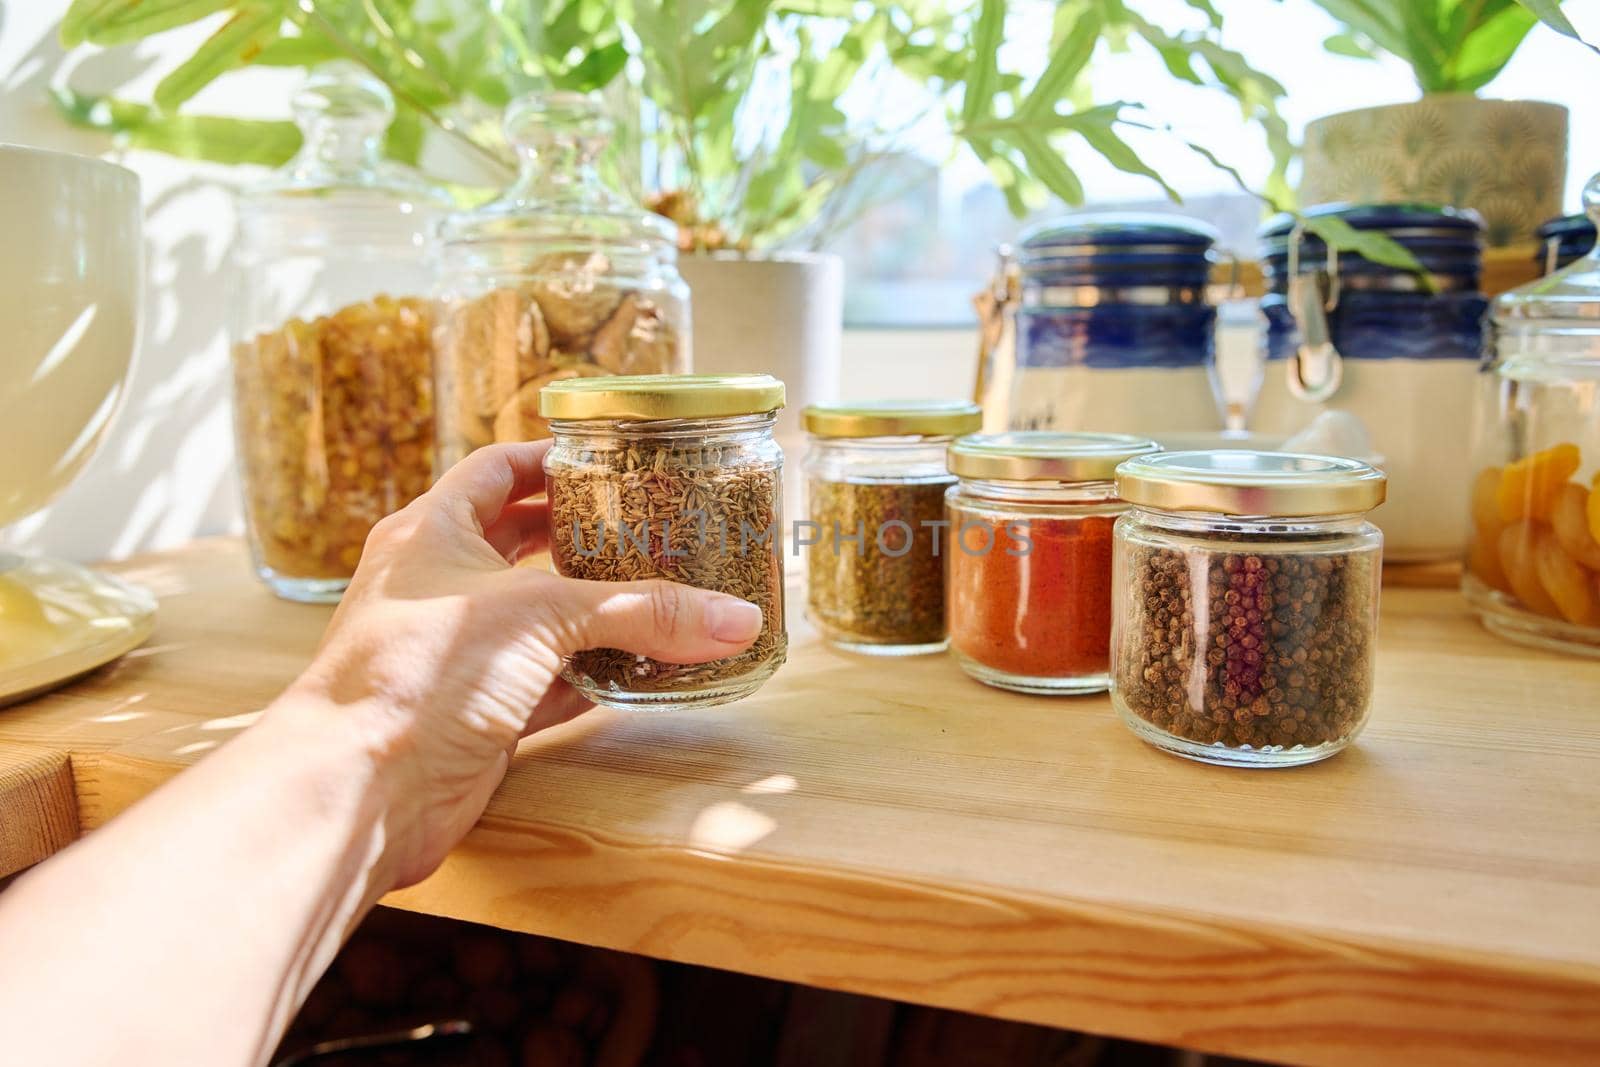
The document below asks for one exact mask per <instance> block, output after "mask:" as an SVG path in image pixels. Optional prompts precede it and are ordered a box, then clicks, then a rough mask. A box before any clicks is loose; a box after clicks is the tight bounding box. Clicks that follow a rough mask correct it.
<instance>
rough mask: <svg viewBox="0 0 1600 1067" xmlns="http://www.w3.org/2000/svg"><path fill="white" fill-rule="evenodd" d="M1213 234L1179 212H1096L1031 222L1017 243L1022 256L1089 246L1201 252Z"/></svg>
mask: <svg viewBox="0 0 1600 1067" xmlns="http://www.w3.org/2000/svg"><path fill="white" fill-rule="evenodd" d="M1217 236H1218V235H1217V231H1216V229H1215V227H1212V226H1210V225H1207V224H1206V223H1204V222H1200V221H1199V220H1198V219H1188V218H1184V217H1183V216H1181V215H1157V214H1153V213H1140V212H1096V213H1090V214H1083V215H1069V216H1067V217H1066V218H1063V219H1057V220H1055V221H1053V222H1047V223H1043V224H1041V225H1038V226H1035V227H1033V228H1032V229H1030V230H1028V231H1027V232H1025V233H1024V234H1023V235H1022V239H1021V240H1020V241H1019V242H1018V245H1017V246H1018V247H1019V248H1020V249H1021V250H1022V258H1023V259H1024V260H1026V259H1028V258H1030V257H1038V256H1049V255H1056V254H1061V253H1066V254H1080V253H1082V252H1084V251H1087V250H1090V249H1105V250H1107V251H1117V250H1120V251H1126V250H1131V249H1135V248H1161V249H1171V250H1173V251H1176V252H1190V253H1193V254H1200V255H1203V254H1204V253H1205V252H1206V250H1207V249H1209V248H1210V247H1211V246H1212V245H1214V244H1216V243H1217Z"/></svg>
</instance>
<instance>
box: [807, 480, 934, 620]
mask: <svg viewBox="0 0 1600 1067" xmlns="http://www.w3.org/2000/svg"><path fill="white" fill-rule="evenodd" d="M953 480H954V479H950V478H940V479H938V480H936V481H926V482H908V483H900V482H831V481H827V480H825V479H822V478H812V479H810V480H809V482H808V483H807V491H808V492H809V493H810V497H809V499H810V501H811V521H812V522H814V523H816V524H817V526H818V527H819V529H818V530H817V531H816V536H817V537H818V541H817V543H816V544H815V545H813V546H812V548H811V557H810V568H811V570H810V576H811V578H810V582H809V586H808V596H807V605H808V606H809V607H810V609H811V617H812V618H813V619H814V620H815V621H816V622H818V623H820V624H822V625H824V626H827V627H831V628H833V629H835V630H836V631H842V632H845V633H849V634H850V635H852V637H853V639H854V640H856V641H859V642H881V643H883V644H886V645H930V644H938V643H940V642H942V641H943V640H944V639H945V619H944V559H943V555H942V549H943V547H944V540H945V538H944V537H943V536H941V535H942V534H943V533H944V532H945V531H944V530H943V520H944V494H945V489H946V488H948V487H949V486H950V484H951V483H952V482H953ZM936 539H937V540H938V542H939V543H938V544H935V540H936Z"/></svg>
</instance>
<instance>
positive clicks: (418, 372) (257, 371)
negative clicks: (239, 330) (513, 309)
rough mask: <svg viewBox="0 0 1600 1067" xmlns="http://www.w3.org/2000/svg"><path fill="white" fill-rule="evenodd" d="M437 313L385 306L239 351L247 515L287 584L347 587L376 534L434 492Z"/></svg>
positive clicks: (356, 307) (328, 318)
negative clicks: (337, 581) (336, 581)
mask: <svg viewBox="0 0 1600 1067" xmlns="http://www.w3.org/2000/svg"><path fill="white" fill-rule="evenodd" d="M430 312H431V305H430V304H429V302H428V301H426V300H422V299H418V298H412V297H404V298H398V299H397V298H393V297H388V296H379V297H376V298H374V299H373V300H370V301H367V302H364V303H359V304H352V305H350V306H348V307H344V308H341V309H339V310H338V311H336V312H334V313H332V314H330V315H324V316H322V317H320V318H317V319H313V320H312V321H310V322H305V321H302V320H299V319H295V320H293V321H291V322H289V323H286V324H285V325H284V326H283V327H281V328H280V329H277V330H270V331H267V332H264V333H261V334H259V335H257V336H256V337H255V338H253V339H252V340H250V341H246V342H243V343H241V344H239V345H237V346H236V347H235V349H234V361H233V365H234V385H235V403H234V420H235V430H236V435H237V439H238V443H239V455H240V462H241V464H242V466H243V471H244V490H245V507H246V510H247V512H248V517H249V521H250V530H251V534H252V537H253V539H254V542H255V545H256V549H257V552H258V553H259V554H260V557H261V562H262V563H263V564H265V565H266V566H267V567H269V568H271V569H272V570H273V571H274V572H276V573H277V574H278V575H281V576H283V577H287V578H348V577H349V576H350V575H351V574H352V573H353V572H354V570H355V566H356V563H357V562H358V561H359V560H360V558H361V548H362V545H363V544H364V543H365V542H366V539H367V534H368V532H369V531H370V530H371V529H372V527H373V525H374V524H375V523H377V521H378V520H379V519H381V518H383V517H384V516H385V515H387V514H389V513H390V512H392V511H397V510H399V509H400V508H402V507H404V506H405V505H406V504H408V503H410V502H411V501H412V500H413V499H415V498H416V497H417V496H419V495H420V494H421V493H422V492H423V491H424V490H426V489H427V487H428V484H429V482H430V481H431V479H432V473H433V366H432V361H433V341H432V335H431V329H430Z"/></svg>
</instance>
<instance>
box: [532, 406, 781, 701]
mask: <svg viewBox="0 0 1600 1067" xmlns="http://www.w3.org/2000/svg"><path fill="white" fill-rule="evenodd" d="M783 400H784V389H783V383H782V382H780V381H778V380H777V379H776V378H773V377H771V376H770V375H766V374H684V375H626V376H618V377H612V378H573V379H568V380H565V381H559V382H555V383H553V384H551V385H548V386H546V387H545V388H544V390H543V392H542V393H541V394H540V397H539V411H540V414H541V415H542V416H543V417H544V418H545V419H547V420H549V424H550V430H551V434H552V436H553V437H554V438H555V444H554V446H553V447H552V448H551V450H550V452H549V454H548V455H547V456H546V458H545V475H546V478H547V482H548V487H549V495H550V529H551V557H552V561H553V562H554V565H555V569H556V571H557V572H559V573H561V574H564V575H567V576H569V577H573V578H587V579H594V580H598V581H608V582H627V581H637V580H642V579H651V578H664V579H667V580H669V581H674V582H682V583H684V584H685V585H693V586H697V587H699V588H701V589H715V590H717V591H718V592H722V593H728V594H731V595H733V596H736V597H739V598H741V599H743V600H748V601H750V602H751V603H752V604H755V605H756V606H757V607H759V608H760V609H761V615H762V618H763V624H762V627H761V633H760V635H759V636H758V637H757V638H756V640H755V643H754V644H753V645H751V646H750V647H749V648H748V649H746V650H745V651H743V652H741V653H739V654H738V655H736V656H730V657H728V658H726V659H720V660H715V661H713V662H711V663H695V664H682V663H663V662H660V661H657V660H653V659H648V658H645V657H643V656H637V655H634V654H633V653H631V652H625V651H622V650H620V649H614V648H597V649H590V650H588V651H585V652H579V653H578V654H577V655H575V656H573V657H572V659H571V660H570V661H569V662H568V664H567V667H566V670H565V671H564V676H565V677H566V679H567V680H568V681H569V682H571V683H572V684H573V685H574V686H576V687H577V688H578V689H579V690H581V691H582V692H583V693H584V694H585V695H587V696H588V697H589V698H590V699H591V700H594V701H596V702H597V703H601V704H609V705H611V706H613V707H621V708H644V709H651V708H668V707H703V706H706V705H710V704H722V703H726V702H727V701H730V700H737V699H739V698H740V697H743V696H747V695H748V694H750V693H753V692H755V691H756V690H757V689H758V688H760V687H761V684H762V683H763V682H765V681H766V680H767V679H768V678H770V677H771V676H772V674H773V672H774V671H776V670H777V669H778V667H779V666H780V665H781V664H782V663H783V660H784V656H785V654H786V652H787V649H788V637H787V635H786V633H785V630H784V621H783V531H782V530H781V528H780V525H781V512H782V507H781V504H782V500H783V452H782V450H781V449H780V448H779V447H778V445H777V443H776V442H775V441H774V440H773V436H772V430H773V424H774V420H775V417H776V415H777V411H778V409H779V408H781V407H782V406H783Z"/></svg>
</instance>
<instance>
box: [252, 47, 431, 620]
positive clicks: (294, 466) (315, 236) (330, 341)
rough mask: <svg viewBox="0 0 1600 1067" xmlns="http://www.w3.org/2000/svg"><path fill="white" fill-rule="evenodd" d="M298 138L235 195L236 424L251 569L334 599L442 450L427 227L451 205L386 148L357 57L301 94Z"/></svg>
mask: <svg viewBox="0 0 1600 1067" xmlns="http://www.w3.org/2000/svg"><path fill="white" fill-rule="evenodd" d="M294 111H295V119H296V121H297V122H298V123H299V125H300V129H301V133H302V136H303V144H302V147H301V149H300V152H299V154H298V155H296V156H295V158H294V159H293V160H291V161H290V162H289V163H288V165H287V166H285V167H284V168H283V169H282V170H281V171H279V172H277V173H275V174H273V175H272V176H271V177H270V178H268V179H267V180H266V181H264V182H262V183H261V184H258V185H255V186H251V187H250V188H248V189H246V190H245V191H244V192H243V193H242V194H241V196H240V199H239V205H238V207H239V239H238V241H237V243H236V244H235V253H234V255H235V267H236V288H235V292H234V297H233V301H232V308H231V318H232V334H233V338H234V345H233V370H234V404H233V410H234V429H235V433H236V438H237V442H238V452H239V463H240V467H241V474H242V481H243V488H244V502H245V519H246V527H247V529H248V531H249V535H250V546H251V550H252V554H253V555H254V558H255V565H256V570H257V572H258V573H259V574H260V575H261V577H262V578H263V579H264V580H265V581H266V582H267V584H268V585H270V586H271V587H272V589H273V590H274V591H275V592H276V593H278V594H279V595H280V596H284V597H288V598H290V599H294V600H333V599H337V598H338V596H339V594H340V593H341V592H342V591H343V589H344V587H345V585H346V583H347V582H348V581H349V578H350V575H351V574H352V573H353V572H354V570H355V566H356V562H357V560H359V559H360V558H361V546H362V544H363V543H364V542H365V541H366V538H367V533H368V531H370V530H371V529H372V526H373V524H374V523H376V522H377V521H378V520H379V519H381V518H383V517H384V516H385V515H387V514H388V513H390V512H391V511H395V510H397V509H399V508H401V507H404V506H405V505H406V504H407V503H409V502H410V501H411V500H412V498H414V497H416V496H417V495H418V494H420V493H421V492H422V491H423V490H425V489H426V488H427V487H428V484H429V482H430V480H431V477H432V466H433V415H434V412H433V361H432V356H433V342H432V332H431V331H432V322H431V319H432V303H431V300H430V298H429V296H428V291H429V288H430V284H431V280H432V278H431V263H430V262H429V253H430V242H431V238H432V233H431V230H432V227H433V226H434V224H435V223H436V222H437V220H438V219H439V218H440V217H442V215H443V214H444V213H445V211H446V210H447V209H448V202H447V201H446V200H445V199H444V198H443V197H442V196H441V194H440V193H439V192H438V191H436V190H435V189H433V188H432V187H430V186H428V185H427V184H425V183H424V182H423V181H422V180H421V178H419V177H418V176H417V175H416V174H414V173H412V172H411V171H409V170H406V169H404V168H402V167H398V166H396V165H394V164H391V163H387V162H384V161H383V160H382V158H381V145H382V140H383V135H384V131H385V130H386V129H387V128H388V125H389V122H390V120H391V119H392V118H393V117H394V101H393V99H392V98H391V97H390V95H389V91H388V89H386V88H385V87H384V86H383V84H382V83H380V82H378V81H377V80H376V79H374V78H371V77H370V76H368V75H366V74H365V73H364V72H362V71H361V70H359V69H358V68H356V67H354V66H350V65H335V66H332V67H329V68H325V69H323V70H321V71H319V72H318V73H316V74H314V75H312V77H311V78H310V79H308V80H307V81H306V83H305V85H304V86H302V87H301V89H300V90H299V91H298V92H297V93H296V94H295V96H294Z"/></svg>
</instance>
